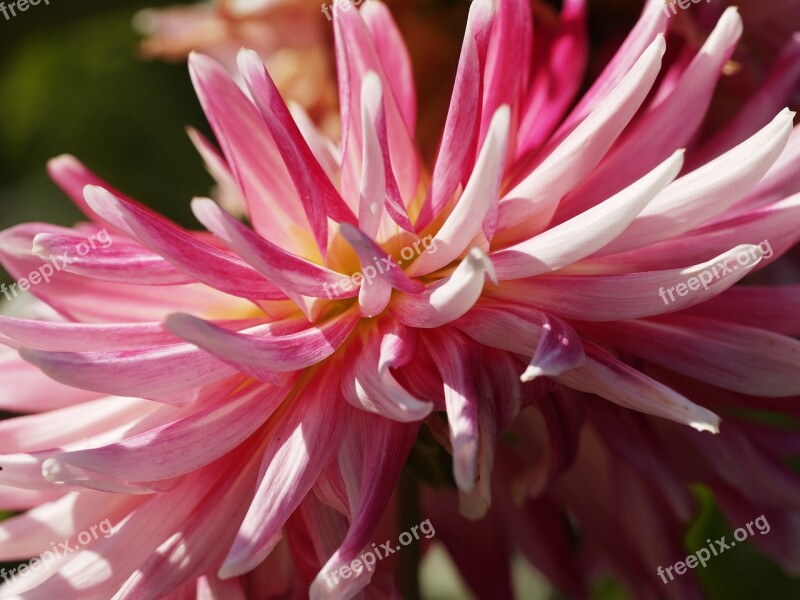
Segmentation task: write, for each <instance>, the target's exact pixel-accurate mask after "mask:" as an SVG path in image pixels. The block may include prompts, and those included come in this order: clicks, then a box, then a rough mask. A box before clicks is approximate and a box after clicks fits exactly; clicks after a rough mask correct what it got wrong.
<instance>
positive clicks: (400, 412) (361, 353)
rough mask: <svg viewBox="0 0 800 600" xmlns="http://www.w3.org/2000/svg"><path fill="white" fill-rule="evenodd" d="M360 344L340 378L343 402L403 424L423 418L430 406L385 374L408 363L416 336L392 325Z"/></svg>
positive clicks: (429, 410)
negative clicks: (361, 345)
mask: <svg viewBox="0 0 800 600" xmlns="http://www.w3.org/2000/svg"><path fill="white" fill-rule="evenodd" d="M362 344H363V347H362V348H361V349H360V350H358V355H357V356H355V357H354V358H353V359H352V360H351V361H348V362H347V367H346V370H345V373H344V376H343V377H342V394H343V395H344V397H345V399H346V400H347V401H348V402H349V403H350V404H352V405H353V406H355V407H357V408H361V409H363V410H366V411H368V412H374V413H378V414H379V415H381V416H384V417H386V418H388V419H393V420H395V421H400V422H403V423H407V422H412V421H420V420H422V419H424V418H425V417H427V416H428V415H429V414H430V412H431V410H433V404H431V403H430V402H424V401H422V400H419V399H417V398H415V397H414V396H413V395H412V394H411V393H409V392H408V391H406V389H405V388H404V387H403V386H402V385H400V384H399V383H398V382H397V380H396V379H395V378H394V376H393V375H392V373H391V371H390V370H389V369H390V368H396V367H400V366H402V365H404V364H407V363H408V361H410V360H411V358H412V356H413V349H414V348H415V347H416V333H415V332H414V331H413V330H409V329H407V328H406V327H405V326H403V325H401V324H399V323H396V324H392V325H391V326H389V327H388V329H382V330H380V331H376V332H373V333H372V334H371V335H370V336H369V337H368V338H367V339H366V340H364V341H363V342H362Z"/></svg>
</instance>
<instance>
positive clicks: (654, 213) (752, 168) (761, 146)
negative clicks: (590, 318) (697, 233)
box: [601, 109, 794, 255]
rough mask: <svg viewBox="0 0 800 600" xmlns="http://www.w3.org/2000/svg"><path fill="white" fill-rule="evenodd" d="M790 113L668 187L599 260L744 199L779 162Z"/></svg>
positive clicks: (663, 236) (678, 231) (676, 230)
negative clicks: (773, 165) (776, 162)
mask: <svg viewBox="0 0 800 600" xmlns="http://www.w3.org/2000/svg"><path fill="white" fill-rule="evenodd" d="M793 118H794V113H793V112H791V111H790V110H788V109H785V110H784V111H782V112H781V113H780V114H779V115H778V116H776V117H775V118H774V119H773V120H772V122H771V123H769V124H768V125H767V126H765V127H764V128H763V129H762V130H761V131H759V132H758V133H756V134H755V135H753V136H752V137H751V138H750V139H748V140H746V141H745V142H742V143H741V144H739V145H738V146H736V147H735V148H733V149H732V150H730V151H729V152H726V153H725V154H723V155H722V156H719V157H718V158H716V159H715V160H713V161H711V162H710V163H708V164H706V165H703V166H702V167H700V168H699V169H697V170H695V171H692V172H691V173H689V174H687V175H684V176H683V177H681V178H679V179H677V180H675V182H674V183H672V185H670V186H668V187H667V188H666V189H665V190H664V191H663V192H661V193H660V194H659V195H658V196H656V198H655V199H654V200H653V201H652V202H651V203H650V204H649V205H648V206H647V207H646V208H645V209H644V210H643V211H642V213H641V214H640V215H639V216H638V217H637V218H636V220H635V221H634V222H633V223H632V224H631V226H630V227H629V228H628V229H627V230H626V231H625V233H623V234H622V235H621V236H619V238H617V239H616V240H614V241H613V242H612V243H611V244H609V245H608V246H606V247H605V248H603V251H602V253H601V255H607V254H616V253H617V252H624V251H626V250H631V249H634V248H641V247H642V246H648V245H650V244H653V243H655V242H659V241H661V240H664V239H667V238H670V237H674V236H677V235H679V234H681V233H684V232H686V231H689V230H691V229H692V228H693V227H696V226H697V225H700V224H702V223H704V222H706V221H708V220H709V219H711V218H712V217H715V216H717V215H718V214H720V213H722V212H723V211H724V210H725V209H727V208H728V207H729V206H731V205H732V204H733V203H734V202H736V201H737V200H738V199H739V198H741V197H742V196H744V194H746V193H747V192H748V191H749V190H750V189H752V188H753V186H754V185H755V184H756V183H758V181H759V180H760V179H761V178H762V177H763V176H764V174H765V173H766V172H767V170H768V169H769V168H770V167H771V166H772V164H773V163H774V162H775V161H776V160H777V159H778V157H779V156H780V154H781V152H782V151H783V149H784V148H785V147H786V143H787V141H788V140H789V136H790V135H791V133H792V120H793Z"/></svg>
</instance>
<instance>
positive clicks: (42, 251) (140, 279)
mask: <svg viewBox="0 0 800 600" xmlns="http://www.w3.org/2000/svg"><path fill="white" fill-rule="evenodd" d="M81 244H84V245H85V246H86V247H87V248H89V241H88V238H87V236H86V235H85V234H82V233H78V232H76V231H73V230H68V229H65V230H64V232H63V233H40V234H38V235H36V236H35V237H34V238H33V245H32V248H31V252H32V253H33V254H35V255H36V256H38V257H39V258H41V259H43V260H47V259H48V258H50V257H51V256H66V257H69V262H68V263H66V264H65V265H64V266H63V269H64V270H65V271H67V272H69V273H75V274H76V275H83V276H84V277H91V278H92V279H100V280H102V281H113V282H122V283H133V284H138V285H182V284H186V283H194V282H195V279H193V278H192V277H191V276H189V275H187V274H186V273H183V272H181V271H179V270H178V269H176V268H175V267H173V266H172V265H171V264H170V263H169V262H167V261H166V260H164V258H163V257H161V256H159V255H158V254H156V253H155V252H151V251H150V250H147V249H146V248H143V247H141V246H139V245H138V244H134V243H131V242H129V241H128V240H127V239H125V238H119V237H118V238H117V239H114V237H113V236H110V237H109V241H108V244H107V247H105V248H104V247H103V246H102V245H100V244H99V243H98V242H96V241H95V240H92V241H91V245H92V246H93V247H91V248H90V250H89V251H88V253H87V254H86V255H85V256H80V253H79V251H77V248H78V247H79V246H81ZM81 247H82V246H81Z"/></svg>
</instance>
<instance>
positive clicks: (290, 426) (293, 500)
mask: <svg viewBox="0 0 800 600" xmlns="http://www.w3.org/2000/svg"><path fill="white" fill-rule="evenodd" d="M323 373H325V374H326V375H327V376H328V377H333V376H334V371H333V370H332V369H328V370H326V371H323V372H322V373H320V375H322V374H323ZM340 398H341V397H340V395H339V391H338V389H337V387H336V386H335V385H333V384H332V382H330V381H325V380H324V379H321V380H318V381H314V382H310V383H309V384H307V385H306V386H305V387H304V388H303V389H302V390H300V391H299V392H298V393H297V395H296V396H295V397H294V398H293V399H292V401H291V402H290V403H289V405H288V407H287V409H286V411H285V412H283V413H282V414H281V416H280V419H279V420H277V422H275V423H273V424H270V425H268V427H269V429H270V431H269V433H268V434H267V439H269V440H270V441H269V443H268V445H267V448H266V450H265V451H264V456H263V460H262V463H261V464H262V467H261V468H262V473H261V476H260V477H259V479H260V481H259V483H258V489H257V491H256V495H255V498H254V499H253V502H252V503H251V504H250V507H249V509H248V511H247V515H246V516H245V518H244V522H243V523H242V526H241V528H240V529H239V532H238V534H237V536H236V540H235V541H234V543H233V547H232V548H231V550H230V552H229V553H228V556H227V558H226V559H225V562H224V564H223V565H222V567H221V568H220V571H219V576H220V577H222V578H223V579H227V578H229V577H233V576H236V575H240V574H242V573H246V572H247V571H250V570H251V569H252V568H253V567H255V566H256V565H258V564H259V563H260V562H261V561H262V560H264V558H265V557H266V556H267V555H268V554H269V553H270V551H271V550H272V549H273V548H274V547H275V544H276V543H277V542H278V540H279V539H280V537H281V528H282V527H283V525H284V523H285V522H286V520H287V519H288V518H289V516H290V515H291V514H292V512H293V511H294V510H295V509H296V508H297V506H298V505H299V504H300V502H301V501H302V499H303V498H304V497H305V495H306V494H307V493H308V492H309V491H310V490H311V487H312V486H313V484H314V482H315V480H316V479H317V477H318V476H319V475H320V473H322V471H323V470H324V469H325V467H326V466H327V465H328V463H329V462H330V460H331V459H332V458H333V457H334V456H335V453H336V449H337V447H338V445H339V442H340V441H341V438H342V436H343V435H344V433H345V429H346V425H347V423H348V419H349V415H350V410H349V409H348V407H347V404H345V403H343V402H341V401H340Z"/></svg>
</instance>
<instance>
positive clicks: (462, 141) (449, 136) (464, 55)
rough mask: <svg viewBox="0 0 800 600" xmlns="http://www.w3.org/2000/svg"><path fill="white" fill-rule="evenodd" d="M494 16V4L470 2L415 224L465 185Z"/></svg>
mask: <svg viewBox="0 0 800 600" xmlns="http://www.w3.org/2000/svg"><path fill="white" fill-rule="evenodd" d="M493 20H494V4H493V3H492V2H490V1H488V0H476V1H475V2H472V4H471V5H470V9H469V17H468V20H467V31H466V34H465V36H464V44H463V46H462V48H461V56H460V58H459V62H458V71H457V72H456V81H455V84H454V85H453V96H452V98H451V100H450V108H449V109H448V113H447V120H446V122H445V126H444V134H443V136H442V142H441V144H440V146H439V154H438V156H437V157H436V164H435V165H434V168H433V175H432V178H431V184H430V192H429V194H430V195H429V197H428V198H426V206H425V208H424V209H423V213H422V215H421V217H420V218H421V221H420V222H419V223H417V227H425V226H426V225H428V223H429V222H430V221H431V220H433V219H434V218H436V217H437V216H438V215H439V213H440V212H441V211H442V210H443V209H444V208H445V206H446V204H447V201H448V200H449V199H450V197H451V196H452V195H453V193H454V192H455V191H456V189H457V188H458V186H459V184H462V185H465V184H466V179H467V175H468V174H469V172H470V170H471V167H472V163H473V161H474V160H475V149H476V147H477V143H478V135H479V133H480V131H479V129H478V128H479V125H480V123H479V119H480V113H481V102H482V94H483V89H482V87H483V74H484V68H485V66H486V65H485V61H486V52H487V49H488V46H489V34H490V32H491V28H492V23H493Z"/></svg>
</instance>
